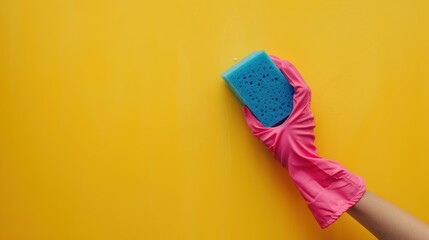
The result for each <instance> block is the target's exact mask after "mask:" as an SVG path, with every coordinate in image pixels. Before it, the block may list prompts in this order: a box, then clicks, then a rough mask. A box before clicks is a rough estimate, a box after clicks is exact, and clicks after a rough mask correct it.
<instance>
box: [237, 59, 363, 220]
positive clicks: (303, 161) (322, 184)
mask: <svg viewBox="0 0 429 240" xmlns="http://www.w3.org/2000/svg"><path fill="white" fill-rule="evenodd" d="M271 59H272V60H273V61H274V63H275V64H276V65H277V67H278V68H279V69H280V71H281V72H282V73H283V74H284V75H285V76H286V78H287V79H288V80H289V82H290V84H291V85H292V86H293V87H294V89H295V95H294V99H293V104H294V105H293V109H292V112H291V114H290V115H289V117H288V118H287V119H286V121H285V122H284V123H282V124H281V125H279V126H276V127H271V128H267V127H264V126H263V125H262V124H261V123H260V122H259V121H258V120H257V119H256V118H255V117H254V115H253V114H252V113H251V111H250V110H249V109H248V108H247V107H246V106H244V107H243V112H244V116H245V118H246V122H247V125H248V126H249V128H250V130H251V132H252V134H253V135H255V136H256V137H257V138H259V139H260V140H261V141H262V142H263V143H264V144H265V145H266V146H267V147H268V148H269V149H270V150H271V151H273V153H274V156H275V158H276V159H277V160H279V161H280V162H281V164H282V165H283V166H284V167H285V168H287V169H288V171H289V174H290V176H291V178H292V180H293V182H294V183H295V185H296V187H297V188H298V190H299V192H300V193H301V195H302V196H303V197H304V199H305V201H306V202H307V205H308V207H309V208H310V210H311V212H312V213H313V216H314V217H315V218H316V220H317V222H318V223H319V225H320V227H321V228H326V227H327V226H329V225H330V224H332V223H333V222H335V220H337V219H338V218H339V217H340V216H341V215H342V214H343V213H344V212H345V211H347V209H349V208H350V207H351V206H353V205H354V204H356V202H358V201H359V199H360V198H361V197H362V196H363V194H364V193H365V182H364V180H363V179H362V178H361V177H359V176H356V175H354V174H353V173H351V172H349V171H348V170H347V169H345V168H344V167H343V166H341V165H340V164H338V163H337V162H335V161H332V160H327V159H324V158H322V157H320V156H319V155H318V154H317V149H316V146H315V145H314V127H315V124H314V117H313V114H312V113H311V109H310V102H311V91H310V89H309V87H308V86H307V85H306V84H305V82H304V79H303V78H302V77H301V75H300V74H299V72H298V70H296V69H295V67H294V66H293V65H292V64H291V63H289V62H288V61H282V60H281V59H279V58H277V57H274V56H271Z"/></svg>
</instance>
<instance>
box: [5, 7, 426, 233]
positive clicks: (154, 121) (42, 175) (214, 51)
mask: <svg viewBox="0 0 429 240" xmlns="http://www.w3.org/2000/svg"><path fill="white" fill-rule="evenodd" d="M428 9H429V2H427V1H373V0H364V1H340V0H338V1H333V0H328V1H253V0H251V1H249V0H217V1H196V0H177V1H176V0H174V1H138V0H134V1H131V0H122V1H119V0H118V1H109V0H103V1H101V0H100V1H95V0H93V1H71V0H69V1H68V0H63V1H60V0H52V1H30V0H29V1H19V0H2V1H0V239H1V240H15V239H43V240H48V239H55V240H58V239H131V240H132V239H312V240H313V239H316V240H317V239H373V237H371V235H370V234H369V233H368V232H367V231H366V230H365V229H364V228H362V227H360V226H359V225H358V224H357V223H356V222H354V220H353V219H352V218H350V217H349V216H346V215H345V216H343V217H342V218H340V220H339V221H338V222H337V223H335V224H334V225H333V226H331V227H330V228H328V229H327V230H320V229H319V228H318V226H317V224H316V222H315V220H314V219H313V218H312V216H311V214H310V212H309V210H308V209H307V208H306V205H305V203H304V201H303V200H302V199H301V197H300V196H299V194H298V192H297V190H296V189H295V188H294V186H293V184H292V182H291V181H290V180H289V177H288V175H287V172H286V171H285V170H284V169H281V167H280V165H279V164H278V163H277V162H276V161H275V160H273V158H272V156H271V154H270V152H269V151H268V150H267V149H265V147H264V146H263V145H262V144H261V143H259V142H258V140H257V139H256V138H254V137H253V136H252V135H251V134H250V133H249V131H248V129H247V126H246V124H245V122H244V119H243V117H242V114H241V106H240V104H239V102H238V101H237V99H236V98H235V97H234V96H233V94H232V93H231V92H230V91H229V89H228V88H227V86H226V85H225V84H224V82H223V80H222V79H221V78H220V74H221V73H222V72H223V71H224V70H226V69H227V68H228V67H230V66H231V65H233V64H234V61H233V59H234V58H238V59H241V58H243V57H244V56H246V55H247V54H249V53H250V52H252V51H253V50H258V49H265V50H266V51H267V52H268V53H271V54H275V55H277V56H279V57H281V58H287V59H289V60H290V61H292V62H293V63H294V64H295V65H296V67H297V68H298V69H299V70H300V71H301V73H302V75H303V76H304V78H305V79H306V81H307V83H308V84H309V85H310V87H311V88H312V91H313V105H312V109H313V111H314V114H315V117H316V124H317V129H316V135H317V140H316V143H317V145H318V147H319V152H320V153H321V154H322V155H323V156H325V157H328V158H331V159H336V160H338V161H339V162H341V163H342V164H343V165H345V166H346V167H347V168H349V169H350V170H352V171H353V172H355V173H357V174H359V175H361V176H364V178H365V179H366V181H367V183H368V189H370V190H371V191H373V192H375V193H377V194H379V195H380V196H382V197H384V198H386V199H388V200H389V201H391V202H393V203H395V204H397V205H399V206H401V207H403V208H405V209H406V210H408V211H410V212H412V213H413V214H415V215H417V216H418V217H419V218H421V219H423V220H424V221H426V222H429V207H428V204H427V201H428V200H427V198H428V196H429V187H428V185H427V182H428V180H429V174H428V169H429V153H428V150H427V149H428V146H427V143H428V141H427V136H428V134H429V127H428V125H427V123H428V122H429V94H428V91H429V64H428V61H429V33H428V25H429V14H427V13H428Z"/></svg>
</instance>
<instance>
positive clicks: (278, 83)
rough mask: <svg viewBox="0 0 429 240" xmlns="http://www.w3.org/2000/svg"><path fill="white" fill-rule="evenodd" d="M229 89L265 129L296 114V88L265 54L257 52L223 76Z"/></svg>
mask: <svg viewBox="0 0 429 240" xmlns="http://www.w3.org/2000/svg"><path fill="white" fill-rule="evenodd" d="M222 78H223V79H224V80H225V81H226V83H227V84H228V86H229V88H230V89H231V90H232V91H233V92H234V94H235V96H237V98H238V99H239V100H240V102H241V103H242V104H243V105H246V106H247V107H249V109H250V110H251V111H252V113H253V114H254V115H255V117H256V118H257V119H258V120H259V121H260V122H261V123H262V125H264V126H265V127H272V126H275V125H278V124H280V123H281V122H282V121H283V120H285V119H286V118H287V117H288V116H289V114H290V113H291V111H292V107H293V106H292V105H293V94H294V92H295V91H294V89H293V87H292V86H291V85H290V84H289V81H288V80H287V79H286V77H285V76H284V75H283V74H282V73H281V72H280V70H279V69H278V68H277V66H276V65H275V64H274V63H273V61H271V59H270V57H269V56H268V55H267V54H266V53H265V51H256V52H253V53H252V54H250V55H249V56H247V57H246V58H244V59H243V60H241V61H240V62H238V63H237V64H235V65H234V66H232V67H231V68H230V69H228V70H227V71H226V72H224V73H223V74H222Z"/></svg>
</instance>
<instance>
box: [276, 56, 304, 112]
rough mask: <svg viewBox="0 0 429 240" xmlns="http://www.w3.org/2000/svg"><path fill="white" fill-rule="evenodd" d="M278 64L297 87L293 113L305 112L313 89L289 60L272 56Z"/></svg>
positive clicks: (295, 87)
mask: <svg viewBox="0 0 429 240" xmlns="http://www.w3.org/2000/svg"><path fill="white" fill-rule="evenodd" d="M270 57H271V59H272V60H273V62H274V63H275V64H276V66H277V67H278V68H279V69H280V71H281V72H282V73H283V74H284V75H285V77H286V79H287V80H288V81H289V83H290V84H291V85H292V87H293V88H294V89H295V94H294V100H293V102H294V103H293V105H294V106H293V109H292V112H291V117H292V115H296V114H298V113H301V112H303V110H304V109H305V108H306V107H307V106H308V104H310V101H311V90H310V88H309V87H308V86H307V84H306V83H305V81H304V78H303V77H302V76H301V74H300V73H299V72H298V70H297V69H296V68H295V66H293V64H292V63H290V62H289V61H287V60H281V59H279V58H278V57H275V56H270Z"/></svg>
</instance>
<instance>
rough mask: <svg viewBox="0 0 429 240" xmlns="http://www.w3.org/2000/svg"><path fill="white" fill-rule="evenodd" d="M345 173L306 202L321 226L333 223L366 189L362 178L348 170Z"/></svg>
mask: <svg viewBox="0 0 429 240" xmlns="http://www.w3.org/2000/svg"><path fill="white" fill-rule="evenodd" d="M347 173H348V174H346V175H344V176H343V177H342V178H339V179H335V180H334V181H333V182H332V183H331V184H330V185H329V186H327V187H326V188H324V189H323V191H321V192H320V193H319V195H318V196H317V197H316V198H315V199H314V200H313V201H312V202H307V204H308V208H309V209H310V210H311V212H312V214H313V216H314V217H315V219H316V221H317V222H318V223H319V225H320V227H321V228H326V227H328V226H329V225H331V224H332V223H334V222H335V221H336V220H337V219H338V218H339V217H341V215H343V214H344V212H346V211H347V210H348V209H349V208H350V207H352V206H354V205H355V204H356V203H357V202H358V201H359V200H360V199H361V198H362V196H363V194H364V193H365V191H366V190H365V181H364V179H363V178H361V177H359V176H357V175H354V174H352V173H350V172H348V171H347Z"/></svg>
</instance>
